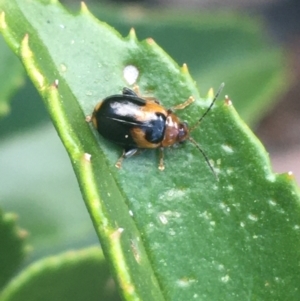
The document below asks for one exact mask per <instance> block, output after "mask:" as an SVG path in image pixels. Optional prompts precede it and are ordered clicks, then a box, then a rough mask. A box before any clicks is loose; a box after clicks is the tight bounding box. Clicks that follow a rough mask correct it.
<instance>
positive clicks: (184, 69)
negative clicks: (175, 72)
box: [181, 63, 189, 74]
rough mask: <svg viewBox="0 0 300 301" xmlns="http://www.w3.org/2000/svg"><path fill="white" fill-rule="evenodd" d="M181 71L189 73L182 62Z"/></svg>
mask: <svg viewBox="0 0 300 301" xmlns="http://www.w3.org/2000/svg"><path fill="white" fill-rule="evenodd" d="M181 71H182V72H183V73H185V74H189V68H188V66H187V64H186V63H184V64H183V65H182V67H181Z"/></svg>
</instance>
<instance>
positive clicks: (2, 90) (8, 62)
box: [0, 37, 24, 117]
mask: <svg viewBox="0 0 300 301" xmlns="http://www.w3.org/2000/svg"><path fill="white" fill-rule="evenodd" d="M0 66H1V68H0V117H1V116H3V115H6V114H7V113H8V112H9V111H10V107H9V104H8V102H9V100H10V97H11V95H12V94H13V93H15V91H16V89H17V88H19V87H20V86H21V85H22V84H23V81H24V79H23V78H24V71H23V67H22V65H21V63H20V61H19V60H18V59H17V58H16V57H15V56H14V55H13V54H12V52H11V51H10V49H9V48H8V47H7V45H6V44H5V42H4V41H3V38H2V37H0Z"/></svg>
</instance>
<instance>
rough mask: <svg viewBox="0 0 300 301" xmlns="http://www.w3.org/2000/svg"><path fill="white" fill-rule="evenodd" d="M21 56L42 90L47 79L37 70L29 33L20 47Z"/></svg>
mask: <svg viewBox="0 0 300 301" xmlns="http://www.w3.org/2000/svg"><path fill="white" fill-rule="evenodd" d="M20 55H21V58H22V60H23V62H24V65H25V67H26V69H27V71H28V73H31V74H32V76H33V77H34V79H35V82H36V83H37V84H38V86H39V87H40V88H41V89H42V88H43V87H44V85H45V79H44V77H43V75H42V73H41V72H40V71H39V70H38V69H37V68H36V66H35V64H34V59H33V53H32V51H31V49H30V47H29V35H28V33H26V34H25V36H24V38H23V40H22V42H21V47H20Z"/></svg>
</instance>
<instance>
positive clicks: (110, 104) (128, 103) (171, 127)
mask: <svg viewBox="0 0 300 301" xmlns="http://www.w3.org/2000/svg"><path fill="white" fill-rule="evenodd" d="M223 87H224V84H222V85H221V86H220V88H219V90H218V92H217V93H216V95H215V97H214V98H213V100H212V102H211V104H210V106H209V107H208V109H207V110H206V111H205V112H204V114H203V115H202V116H201V118H200V119H199V120H198V121H197V122H196V123H195V125H194V126H192V127H191V128H189V127H188V124H187V123H186V122H183V121H181V120H180V119H179V118H178V117H177V116H176V115H175V113H174V111H176V110H182V109H184V108H186V107H187V106H188V105H190V104H191V103H192V102H194V98H193V97H192V96H191V97H189V98H188V99H187V100H186V101H185V102H184V103H182V104H179V105H176V106H175V107H172V108H171V109H166V108H164V107H163V106H162V105H161V104H160V102H159V101H158V100H157V99H156V98H154V97H144V96H140V95H139V91H138V87H137V86H136V87H135V88H134V90H132V89H129V88H126V87H125V88H123V91H122V94H116V95H111V96H108V97H106V98H105V99H103V100H102V101H101V102H99V103H98V104H97V105H96V106H95V108H94V111H93V114H92V118H91V120H92V123H93V125H94V127H95V128H96V129H97V131H98V132H99V134H100V135H101V136H103V137H104V138H106V139H107V140H110V141H112V142H113V143H115V144H118V145H121V146H122V147H123V149H124V150H123V153H122V155H121V157H120V158H119V159H118V161H117V163H116V167H117V168H121V165H122V161H123V159H125V158H129V157H131V156H133V155H134V154H136V153H137V152H138V151H140V150H142V149H155V148H158V149H159V165H158V168H159V169H160V170H164V169H165V166H164V159H163V157H164V156H163V151H164V148H166V147H169V146H172V145H175V144H178V143H183V142H185V141H187V140H188V141H190V142H192V143H193V144H194V145H195V146H196V147H197V149H198V150H199V151H200V152H201V153H202V155H203V156H204V159H205V161H206V163H207V164H208V166H209V167H210V169H211V170H212V172H213V173H214V174H215V172H214V169H213V167H212V166H211V164H210V162H209V160H208V158H207V156H206V154H205V153H204V151H203V150H202V149H201V147H200V146H199V144H198V143H197V142H196V141H195V140H194V139H193V138H192V137H191V136H190V133H191V132H192V131H193V130H194V129H195V128H196V127H197V126H198V125H199V123H200V122H201V121H202V119H203V118H204V117H205V116H206V114H207V113H208V112H209V111H210V109H211V108H212V106H213V104H214V103H215V101H216V99H217V97H218V96H219V94H220V93H221V90H222V89H223ZM215 176H216V174H215Z"/></svg>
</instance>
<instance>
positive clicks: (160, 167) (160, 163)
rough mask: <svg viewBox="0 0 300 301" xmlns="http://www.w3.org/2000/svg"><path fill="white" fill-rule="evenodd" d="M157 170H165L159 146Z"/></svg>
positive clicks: (162, 152)
mask: <svg viewBox="0 0 300 301" xmlns="http://www.w3.org/2000/svg"><path fill="white" fill-rule="evenodd" d="M158 169H159V170H161V171H163V170H164V169H165V165H164V148H163V147H162V146H161V147H160V148H159V165H158Z"/></svg>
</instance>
